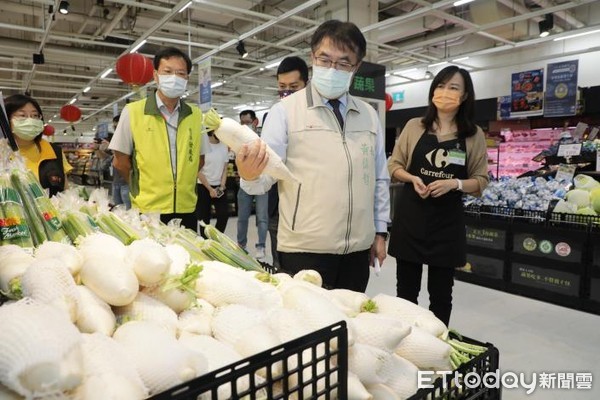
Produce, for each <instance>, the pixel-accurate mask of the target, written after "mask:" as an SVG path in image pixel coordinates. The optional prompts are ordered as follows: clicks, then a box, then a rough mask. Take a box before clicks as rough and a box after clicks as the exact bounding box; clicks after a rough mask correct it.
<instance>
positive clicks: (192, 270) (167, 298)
mask: <svg viewBox="0 0 600 400" xmlns="http://www.w3.org/2000/svg"><path fill="white" fill-rule="evenodd" d="M201 271H202V266H201V265H199V264H195V263H191V264H189V265H188V266H187V267H186V268H185V270H184V271H183V272H181V273H178V274H175V273H171V272H169V274H168V277H167V278H166V279H165V280H163V281H162V282H161V283H160V284H158V285H156V286H153V287H151V288H145V289H144V293H146V294H147V295H149V296H151V297H154V298H155V299H157V300H159V301H161V302H162V303H164V304H166V305H167V306H169V307H170V308H171V309H172V310H173V311H175V312H176V313H177V314H179V313H181V312H182V311H184V310H187V309H188V308H190V307H191V306H192V305H193V304H194V302H195V301H196V281H197V280H198V277H199V276H200V272H201Z"/></svg>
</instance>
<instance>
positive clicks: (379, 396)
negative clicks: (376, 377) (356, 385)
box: [366, 383, 402, 400]
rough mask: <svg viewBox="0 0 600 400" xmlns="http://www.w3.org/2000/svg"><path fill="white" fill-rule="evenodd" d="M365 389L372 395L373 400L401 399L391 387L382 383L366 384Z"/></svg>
mask: <svg viewBox="0 0 600 400" xmlns="http://www.w3.org/2000/svg"><path fill="white" fill-rule="evenodd" d="M366 389H367V391H368V392H369V393H371V396H373V400H402V399H401V398H400V397H398V396H397V395H396V393H394V390H392V388H391V387H389V386H388V385H385V384H383V383H375V384H373V385H367V386H366Z"/></svg>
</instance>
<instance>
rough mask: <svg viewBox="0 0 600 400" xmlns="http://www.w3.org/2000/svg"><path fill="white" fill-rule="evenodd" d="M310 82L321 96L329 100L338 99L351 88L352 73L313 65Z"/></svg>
mask: <svg viewBox="0 0 600 400" xmlns="http://www.w3.org/2000/svg"><path fill="white" fill-rule="evenodd" d="M310 81H311V82H312V84H313V85H314V86H315V88H316V89H317V92H319V94H320V95H321V96H323V97H325V98H327V99H337V98H339V97H340V96H342V95H343V94H344V93H346V92H347V91H348V89H349V88H350V83H351V82H352V72H349V71H340V70H337V69H335V68H325V67H320V66H318V65H313V75H312V79H311V80H310Z"/></svg>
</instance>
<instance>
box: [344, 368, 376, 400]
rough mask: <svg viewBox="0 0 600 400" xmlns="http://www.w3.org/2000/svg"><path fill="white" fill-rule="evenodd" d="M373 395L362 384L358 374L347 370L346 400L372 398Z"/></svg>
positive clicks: (368, 399) (367, 399)
mask: <svg viewBox="0 0 600 400" xmlns="http://www.w3.org/2000/svg"><path fill="white" fill-rule="evenodd" d="M372 399H373V396H372V395H371V393H369V391H368V390H367V389H366V388H365V386H364V385H363V384H362V382H361V381H360V379H358V376H356V375H355V374H353V373H352V372H349V371H348V400H372Z"/></svg>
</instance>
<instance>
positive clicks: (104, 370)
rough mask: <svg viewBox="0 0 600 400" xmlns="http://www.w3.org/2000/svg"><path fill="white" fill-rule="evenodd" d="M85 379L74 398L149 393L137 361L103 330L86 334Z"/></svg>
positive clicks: (115, 398) (126, 399) (122, 399)
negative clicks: (104, 333) (137, 366)
mask: <svg viewBox="0 0 600 400" xmlns="http://www.w3.org/2000/svg"><path fill="white" fill-rule="evenodd" d="M81 347H82V352H83V366H84V369H83V370H84V373H85V380H84V381H83V383H82V384H81V385H80V386H79V387H78V388H77V389H76V390H75V392H74V394H73V400H141V399H145V398H146V397H148V389H146V387H145V386H144V383H143V382H142V379H141V378H140V376H139V374H138V372H137V370H136V368H135V364H134V363H133V361H132V360H130V358H129V356H128V355H127V352H126V351H125V349H124V348H123V346H122V345H121V344H119V343H117V342H116V341H115V340H114V339H112V338H110V337H108V336H104V335H102V334H99V333H95V334H85V335H83V343H82V346H81Z"/></svg>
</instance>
